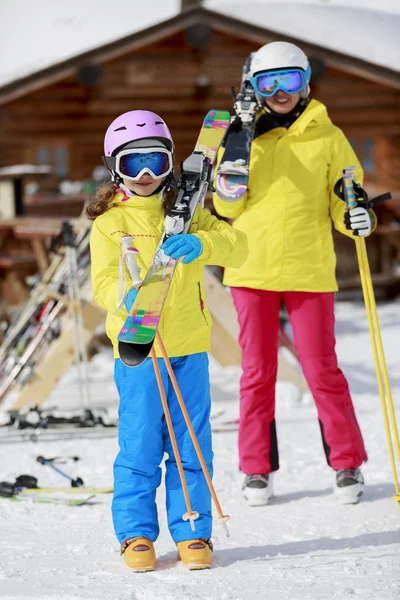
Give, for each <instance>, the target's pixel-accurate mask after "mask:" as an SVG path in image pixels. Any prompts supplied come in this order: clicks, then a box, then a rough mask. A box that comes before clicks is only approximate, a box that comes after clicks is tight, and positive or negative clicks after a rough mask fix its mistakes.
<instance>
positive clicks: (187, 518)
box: [150, 346, 199, 531]
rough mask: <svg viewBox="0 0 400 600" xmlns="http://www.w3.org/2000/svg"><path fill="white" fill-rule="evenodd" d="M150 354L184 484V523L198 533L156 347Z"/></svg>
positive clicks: (195, 515)
mask: <svg viewBox="0 0 400 600" xmlns="http://www.w3.org/2000/svg"><path fill="white" fill-rule="evenodd" d="M150 354H151V358H152V361H153V366H154V371H155V374H156V379H157V385H158V389H159V391H160V396H161V402H162V405H163V409H164V414H165V420H166V422H167V427H168V433H169V437H170V438H171V444H172V449H173V451H174V455H175V460H176V465H177V467H178V471H179V477H180V480H181V484H182V490H183V495H184V497H185V503H186V508H187V513H185V514H184V515H182V519H183V520H184V521H190V527H191V529H192V531H196V527H195V524H194V521H195V520H196V519H198V518H199V513H198V512H193V510H192V507H191V504H190V498H189V492H188V488H187V483H186V478H185V473H184V471H183V467H182V461H181V457H180V454H179V449H178V444H177V443H176V437H175V432H174V427H173V425H172V421H171V415H170V412H169V408H168V402H167V397H166V395H165V390H164V385H163V382H162V378H161V373H160V367H159V366H158V361H157V356H156V352H155V350H154V346H153V347H152V349H151V353H150Z"/></svg>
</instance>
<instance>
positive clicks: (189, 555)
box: [176, 539, 213, 571]
mask: <svg viewBox="0 0 400 600" xmlns="http://www.w3.org/2000/svg"><path fill="white" fill-rule="evenodd" d="M176 545H177V548H178V554H179V558H180V559H181V561H182V562H183V564H184V565H186V566H187V567H189V569H190V571H198V570H201V569H210V568H211V561H212V551H213V545H212V541H211V540H210V539H208V540H203V539H197V540H186V541H184V542H178V543H177V544H176Z"/></svg>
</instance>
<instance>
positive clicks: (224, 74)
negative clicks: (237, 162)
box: [0, 31, 400, 275]
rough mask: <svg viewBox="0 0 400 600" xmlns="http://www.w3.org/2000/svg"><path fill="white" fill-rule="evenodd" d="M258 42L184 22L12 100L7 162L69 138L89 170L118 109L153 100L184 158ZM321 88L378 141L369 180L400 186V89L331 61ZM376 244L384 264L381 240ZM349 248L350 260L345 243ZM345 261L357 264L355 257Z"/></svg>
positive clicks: (77, 176)
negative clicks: (186, 26)
mask: <svg viewBox="0 0 400 600" xmlns="http://www.w3.org/2000/svg"><path fill="white" fill-rule="evenodd" d="M266 41H267V40H266ZM255 49H256V48H255V47H254V45H253V43H252V42H249V41H248V40H246V39H243V38H239V37H236V36H234V35H229V34H226V33H221V32H216V31H213V33H212V36H211V40H210V42H209V43H208V45H207V46H206V47H205V48H204V49H203V50H196V49H194V48H192V47H191V46H190V44H189V43H188V37H187V34H185V32H181V33H178V34H174V35H172V36H170V37H167V38H165V39H164V40H163V41H160V42H159V43H155V44H153V45H151V46H146V47H143V48H141V49H140V50H136V51H134V52H130V53H128V54H126V55H124V56H120V57H119V58H118V59H114V60H112V61H108V62H106V63H104V64H103V65H102V76H101V77H100V78H99V80H98V81H97V83H95V84H93V85H85V84H84V83H82V82H80V81H79V78H78V74H77V75H76V76H74V77H70V78H69V79H65V80H63V81H60V82H59V83H57V84H54V85H50V86H48V87H45V88H43V89H40V90H38V91H35V92H32V93H30V94H27V95H26V96H24V97H22V98H20V99H17V100H14V101H10V102H9V103H8V104H6V105H4V106H3V107H1V112H0V116H1V118H0V140H1V141H0V164H1V165H11V164H16V163H36V162H37V150H38V149H39V148H40V147H47V148H49V149H50V150H51V151H52V152H53V151H55V149H56V148H59V147H62V148H65V149H66V150H67V152H68V169H69V171H68V174H67V178H68V179H71V180H75V181H76V180H83V179H90V178H91V176H92V172H93V169H94V168H95V167H96V166H99V165H101V164H102V163H101V156H102V151H103V139H104V133H105V131H106V128H107V127H108V125H109V124H110V122H111V121H112V119H113V118H115V117H116V116H117V115H119V114H121V113H122V112H124V111H128V110H132V109H140V108H144V109H148V110H153V111H155V112H157V113H159V114H160V115H161V116H162V117H163V118H164V119H165V120H166V122H167V124H168V125H169V127H170V129H171V132H172V135H173V137H174V140H175V143H176V149H177V150H176V159H177V166H178V165H179V162H180V161H181V160H183V159H184V158H185V157H186V156H187V155H188V154H189V153H190V152H191V151H192V149H193V146H194V143H195V140H196V137H197V134H198V131H199V127H200V125H201V123H202V120H203V117H204V115H205V114H206V113H207V111H208V110H209V109H210V108H221V109H228V110H231V108H232V95H231V86H235V87H236V89H238V87H239V85H240V77H241V69H242V65H243V62H244V60H245V58H246V56H247V55H248V54H249V53H250V52H251V51H254V50H255ZM312 95H313V97H315V98H316V99H318V100H320V101H322V102H323V103H324V104H326V106H327V107H328V111H329V115H330V117H331V118H332V120H333V121H334V123H335V124H336V125H338V126H339V127H341V128H342V129H343V131H344V132H345V134H346V135H347V136H348V137H349V138H351V139H352V142H355V143H356V145H357V144H360V148H361V147H362V144H363V142H364V141H365V140H369V141H372V144H373V159H374V163H375V164H374V169H373V171H372V172H370V173H368V174H367V182H369V183H370V184H373V185H374V186H375V187H376V186H378V187H379V186H381V188H382V190H387V189H390V190H391V191H394V192H395V193H396V190H400V168H399V167H400V158H399V156H400V154H399V150H400V91H399V90H395V89H393V88H390V87H388V86H384V85H383V84H381V83H376V82H373V81H369V80H366V79H364V78H361V77H358V76H357V75H356V74H349V73H346V72H345V71H341V70H339V69H333V68H327V69H326V70H325V71H324V73H323V75H322V77H321V78H320V79H319V80H318V81H316V82H315V83H313V84H312ZM360 159H361V160H363V156H360ZM56 184H57V181H54V187H55V188H56ZM398 193H399V194H400V191H399V192H398ZM337 243H339V244H340V241H339V242H337ZM379 243H380V242H379ZM370 246H371V251H372V255H373V256H372V261H373V265H374V268H375V269H376V270H379V268H380V266H379V264H380V259H379V252H380V250H379V244H378V242H376V244H375V247H372V244H370ZM344 252H345V255H344V262H345V259H346V255H347V248H345V247H344ZM343 268H344V267H343ZM340 269H341V267H340V264H339V265H338V272H340ZM346 269H347V271H349V270H350V271H351V272H353V273H355V272H356V270H357V266H356V261H355V260H353V259H351V264H350V263H347V266H346ZM347 271H346V273H345V274H346V275H347ZM343 272H344V271H343Z"/></svg>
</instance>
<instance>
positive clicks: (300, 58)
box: [250, 42, 311, 98]
mask: <svg viewBox="0 0 400 600" xmlns="http://www.w3.org/2000/svg"><path fill="white" fill-rule="evenodd" d="M296 67H297V68H300V69H302V70H303V71H305V73H306V85H305V87H304V89H302V90H301V92H300V97H301V98H308V96H309V94H310V87H309V85H308V84H309V81H310V78H311V68H310V63H309V62H308V58H307V56H306V55H305V54H304V52H303V51H302V50H300V48H298V47H297V46H295V45H294V44H290V43H289V42H271V43H270V44H265V46H261V48H260V49H259V50H257V52H254V54H253V58H252V60H251V65H250V76H251V77H253V76H254V75H255V74H256V73H259V72H260V71H270V70H272V69H289V68H296Z"/></svg>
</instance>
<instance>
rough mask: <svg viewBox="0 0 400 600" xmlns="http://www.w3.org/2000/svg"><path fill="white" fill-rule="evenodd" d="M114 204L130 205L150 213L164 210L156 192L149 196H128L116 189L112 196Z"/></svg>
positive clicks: (158, 212) (159, 212)
mask: <svg viewBox="0 0 400 600" xmlns="http://www.w3.org/2000/svg"><path fill="white" fill-rule="evenodd" d="M114 204H120V205H121V206H130V207H133V208H137V209H140V210H144V211H145V212H147V213H152V214H161V213H162V212H163V210H164V209H163V204H162V201H161V200H160V199H159V197H158V194H152V195H151V196H128V195H127V194H125V193H124V192H123V191H121V190H117V193H116V195H115V196H114Z"/></svg>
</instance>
